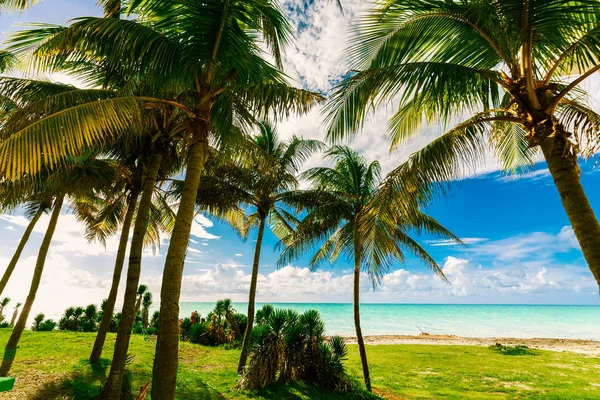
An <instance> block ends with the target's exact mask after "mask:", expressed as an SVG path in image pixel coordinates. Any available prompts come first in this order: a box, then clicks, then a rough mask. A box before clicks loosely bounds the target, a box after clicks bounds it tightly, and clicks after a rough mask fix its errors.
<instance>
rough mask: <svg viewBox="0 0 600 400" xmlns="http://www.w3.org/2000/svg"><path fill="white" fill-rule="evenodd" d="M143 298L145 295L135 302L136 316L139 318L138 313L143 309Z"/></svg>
mask: <svg viewBox="0 0 600 400" xmlns="http://www.w3.org/2000/svg"><path fill="white" fill-rule="evenodd" d="M142 296H143V295H139V296H138V299H137V300H136V302H135V315H136V316H137V313H139V312H140V308H141V307H142Z"/></svg>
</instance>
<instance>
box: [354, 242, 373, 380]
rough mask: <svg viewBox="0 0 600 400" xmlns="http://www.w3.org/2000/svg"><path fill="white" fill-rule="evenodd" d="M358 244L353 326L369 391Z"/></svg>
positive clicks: (355, 251)
mask: <svg viewBox="0 0 600 400" xmlns="http://www.w3.org/2000/svg"><path fill="white" fill-rule="evenodd" d="M360 258H361V255H360V246H359V245H358V243H356V244H355V247H354V328H355V329H356V341H357V342H358V351H359V353H360V362H361V364H362V369H363V377H364V379H365V386H366V387H367V390H368V391H369V392H370V391H371V376H370V374H369V363H368V361H367V350H366V349H365V341H364V339H363V335H362V329H361V327H360Z"/></svg>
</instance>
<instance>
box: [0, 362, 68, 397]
mask: <svg viewBox="0 0 600 400" xmlns="http://www.w3.org/2000/svg"><path fill="white" fill-rule="evenodd" d="M14 376H15V387H14V389H13V390H11V391H10V392H6V393H0V399H6V400H8V399H10V400H13V399H14V400H21V399H27V400H32V399H49V400H51V399H68V398H70V397H69V394H70V392H71V390H70V389H69V388H68V387H66V386H65V385H64V382H65V381H66V380H67V379H69V378H70V375H69V374H66V373H62V374H60V373H44V372H40V371H36V370H35V369H30V370H28V371H27V375H26V376H25V374H23V373H21V374H15V375H14Z"/></svg>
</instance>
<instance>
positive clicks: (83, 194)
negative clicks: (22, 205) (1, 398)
mask: <svg viewBox="0 0 600 400" xmlns="http://www.w3.org/2000/svg"><path fill="white" fill-rule="evenodd" d="M67 162H68V164H66V165H63V167H61V169H60V170H56V171H55V172H53V173H48V171H47V170H46V172H45V173H43V174H40V175H41V176H33V177H31V182H32V186H33V187H34V188H35V190H39V191H41V192H45V193H54V196H53V197H54V202H53V206H52V214H51V216H50V222H49V223H48V228H47V229H46V233H45V235H44V238H43V239H42V243H41V245H40V250H39V252H38V257H37V260H36V264H35V268H34V272H33V278H32V282H31V286H30V289H29V293H28V295H27V298H26V300H25V304H24V306H23V310H22V311H21V315H20V316H19V319H18V320H17V323H16V324H15V327H14V329H13V331H12V333H11V336H10V338H9V340H8V342H7V344H6V347H5V349H4V356H3V360H2V365H1V366H0V376H7V375H8V373H9V371H10V368H11V367H12V364H13V361H14V359H15V356H16V352H17V348H18V344H19V341H20V339H21V335H22V333H23V330H24V329H25V325H26V323H27V319H28V318H29V313H30V312H31V307H32V306H33V303H34V301H35V297H36V294H37V290H38V288H39V285H40V282H41V278H42V274H43V271H44V266H45V262H46V258H47V255H48V251H49V249H50V243H51V241H52V236H53V235H54V231H55V230H56V226H57V223H58V218H59V216H60V212H61V209H62V206H63V203H64V200H65V198H67V197H70V198H71V200H72V203H73V204H75V205H76V204H80V203H82V202H84V199H85V198H90V197H91V198H93V197H94V196H95V194H96V191H97V190H99V188H100V189H102V188H106V187H110V186H111V185H112V183H113V182H115V181H117V180H118V179H119V178H118V176H119V174H120V171H119V170H118V169H117V168H114V165H113V163H112V162H111V161H110V160H105V159H100V158H97V157H96V156H95V155H94V154H92V153H87V154H84V155H82V156H80V157H71V158H69V159H68V160H67ZM38 185H41V186H38Z"/></svg>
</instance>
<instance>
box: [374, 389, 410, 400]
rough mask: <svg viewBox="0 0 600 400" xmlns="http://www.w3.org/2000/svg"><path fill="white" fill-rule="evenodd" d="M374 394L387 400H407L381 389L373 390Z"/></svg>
mask: <svg viewBox="0 0 600 400" xmlns="http://www.w3.org/2000/svg"><path fill="white" fill-rule="evenodd" d="M373 393H374V394H376V395H377V396H379V397H382V398H384V399H387V400H407V399H406V397H400V396H398V395H396V394H393V393H390V392H388V391H385V390H382V389H379V388H373Z"/></svg>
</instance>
